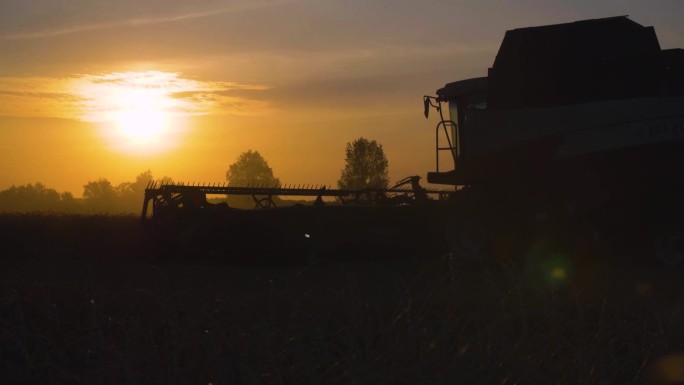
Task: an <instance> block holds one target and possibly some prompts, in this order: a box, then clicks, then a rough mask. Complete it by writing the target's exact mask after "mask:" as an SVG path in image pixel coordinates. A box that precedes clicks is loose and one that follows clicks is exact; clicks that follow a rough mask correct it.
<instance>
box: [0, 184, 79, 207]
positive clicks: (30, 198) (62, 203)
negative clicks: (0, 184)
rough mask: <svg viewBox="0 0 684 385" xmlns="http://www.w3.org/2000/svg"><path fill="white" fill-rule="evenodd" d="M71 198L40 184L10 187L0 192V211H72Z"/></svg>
mask: <svg viewBox="0 0 684 385" xmlns="http://www.w3.org/2000/svg"><path fill="white" fill-rule="evenodd" d="M73 204H74V199H73V196H71V194H70V193H61V194H60V193H59V192H57V191H56V190H54V189H51V188H47V187H45V185H44V184H42V183H36V184H34V185H32V184H30V183H29V184H27V185H22V186H12V187H10V188H8V189H7V190H3V191H0V211H24V212H27V211H57V212H65V211H69V210H71V209H72V207H71V206H72V205H73Z"/></svg>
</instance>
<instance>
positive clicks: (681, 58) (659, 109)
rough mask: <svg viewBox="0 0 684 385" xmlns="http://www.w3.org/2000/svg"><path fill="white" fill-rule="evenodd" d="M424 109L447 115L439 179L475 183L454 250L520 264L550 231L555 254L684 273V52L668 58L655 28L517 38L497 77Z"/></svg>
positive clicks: (505, 49) (463, 203)
mask: <svg viewBox="0 0 684 385" xmlns="http://www.w3.org/2000/svg"><path fill="white" fill-rule="evenodd" d="M424 107H425V116H426V118H427V117H428V114H429V111H430V110H431V109H436V110H437V111H438V112H439V118H440V122H439V123H438V124H437V127H436V153H437V160H436V162H437V165H436V170H435V171H434V172H430V173H428V182H430V183H436V184H443V185H452V186H464V187H465V188H463V189H462V190H459V191H458V192H457V193H456V194H455V195H454V199H453V207H452V208H451V209H452V210H453V212H452V213H451V214H450V217H451V218H453V219H452V221H451V223H450V227H449V228H450V234H451V235H450V237H451V243H452V247H453V248H454V251H455V252H464V253H465V252H472V253H475V254H480V255H492V256H506V255H508V256H512V255H513V254H517V255H521V254H525V250H528V249H529V248H530V247H531V245H533V244H534V243H535V242H536V241H537V240H538V239H540V238H539V237H540V235H539V234H542V233H543V234H545V235H544V236H543V237H545V238H546V239H552V241H548V242H547V246H545V247H549V248H554V247H555V248H558V249H563V250H565V251H567V252H576V253H577V252H581V251H580V250H579V249H580V248H581V245H584V246H587V245H589V244H593V245H596V244H597V243H601V244H603V245H609V247H607V248H604V250H605V251H606V254H610V255H613V256H616V257H619V258H623V257H627V256H634V257H644V256H646V257H648V258H651V259H652V260H653V261H658V260H659V261H660V262H661V263H664V264H666V265H669V266H673V265H681V264H682V261H683V258H684V219H683V218H684V50H683V49H665V50H663V49H661V47H660V45H659V42H658V38H657V37H656V34H655V31H654V29H653V27H644V26H641V25H639V24H637V23H635V22H634V21H631V20H630V19H628V18H627V17H613V18H606V19H596V20H584V21H578V22H574V23H567V24H558V25H549V26H542V27H530V28H521V29H515V30H511V31H508V32H506V35H505V37H504V39H503V42H502V44H501V47H500V48H499V52H498V54H497V56H496V59H495V61H494V64H493V66H492V67H491V68H490V69H489V72H488V76H487V77H481V78H474V79H467V80H461V81H457V82H453V83H448V84H446V85H445V86H444V87H443V88H441V89H439V90H437V96H425V97H424ZM440 158H441V159H440ZM447 158H448V159H447ZM440 160H441V161H442V165H443V164H444V161H445V160H447V161H448V163H449V167H448V168H447V169H446V170H445V169H444V166H442V165H440ZM452 162H453V163H452Z"/></svg>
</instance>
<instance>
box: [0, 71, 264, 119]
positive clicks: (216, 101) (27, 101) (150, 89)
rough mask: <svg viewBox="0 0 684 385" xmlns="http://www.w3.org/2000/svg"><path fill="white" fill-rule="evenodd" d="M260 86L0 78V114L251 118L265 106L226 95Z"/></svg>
mask: <svg viewBox="0 0 684 385" xmlns="http://www.w3.org/2000/svg"><path fill="white" fill-rule="evenodd" d="M267 89H268V87H266V86H263V85H251V84H239V83H235V82H222V81H201V80H194V79H187V78H183V77H182V76H181V75H180V74H179V73H174V72H161V71H144V72H113V73H107V74H96V75H79V76H73V77H66V78H48V77H0V115H5V116H24V117H58V118H67V119H77V120H83V121H90V122H98V121H107V120H109V119H110V118H111V116H112V114H116V113H117V112H118V111H122V110H125V109H129V108H138V107H140V106H136V105H134V104H135V103H140V102H143V103H145V104H147V105H148V106H149V107H150V108H154V109H157V110H160V111H163V112H164V113H167V114H169V115H176V116H182V115H209V114H234V115H255V114H267V113H268V112H269V111H271V108H270V103H269V102H268V101H265V100H254V99H248V98H245V97H240V96H235V95H231V92H232V91H239V90H250V91H255V92H258V91H263V90H267Z"/></svg>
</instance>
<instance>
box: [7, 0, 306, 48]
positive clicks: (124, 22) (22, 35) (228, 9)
mask: <svg viewBox="0 0 684 385" xmlns="http://www.w3.org/2000/svg"><path fill="white" fill-rule="evenodd" d="M298 1H301V0H265V1H250V2H240V3H239V4H235V3H232V4H230V5H227V6H221V7H215V8H210V9H203V10H197V11H185V12H176V13H167V14H163V15H154V16H153V15H150V16H142V17H135V18H127V19H121V20H113V21H105V22H99V23H92V24H74V25H68V26H63V27H57V28H50V29H38V30H32V31H22V32H16V33H9V34H5V35H2V36H0V40H28V39H42V38H48V37H55V36H61V35H69V34H75V33H81V32H88V31H95V30H103V29H111V28H120V27H138V26H145V25H154V24H163V23H172V22H176V21H182V20H190V19H200V18H205V17H210V16H216V15H221V14H226V13H235V12H242V11H248V10H255V9H262V8H269V7H275V6H279V5H283V4H288V3H293V2H298Z"/></svg>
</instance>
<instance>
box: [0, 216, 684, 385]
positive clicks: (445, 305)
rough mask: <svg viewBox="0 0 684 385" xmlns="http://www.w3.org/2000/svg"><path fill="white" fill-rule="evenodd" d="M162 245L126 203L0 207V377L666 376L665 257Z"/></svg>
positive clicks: (600, 379) (674, 339)
mask: <svg viewBox="0 0 684 385" xmlns="http://www.w3.org/2000/svg"><path fill="white" fill-rule="evenodd" d="M166 250H167V248H164V247H160V245H159V244H158V242H155V241H154V240H153V239H151V237H150V235H149V234H148V233H146V231H145V229H144V228H143V227H142V226H141V224H140V222H139V220H138V218H137V217H135V216H77V215H73V216H72V215H50V214H3V215H0V258H1V263H2V268H1V269H0V357H2V361H1V362H0V383H2V384H165V385H168V384H501V385H506V384H630V383H644V384H675V383H684V285H682V277H683V271H682V268H681V267H679V268H676V269H665V268H661V267H659V266H657V265H656V264H649V263H620V261H619V260H616V259H614V258H613V259H606V260H601V259H600V258H598V257H597V258H598V259H596V260H593V261H590V263H584V262H583V264H582V265H581V266H580V265H577V266H574V267H573V269H572V271H574V275H573V276H572V277H570V276H568V277H566V276H565V274H566V273H567V272H568V271H569V270H567V269H566V270H553V269H552V270H551V273H552V278H555V279H556V280H557V281H558V282H560V281H563V282H562V284H560V283H558V282H556V283H555V284H549V285H546V286H544V285H539V284H533V283H531V282H530V281H529V277H528V275H526V271H528V270H529V266H519V265H515V264H511V263H506V262H500V261H496V260H490V259H484V260H483V259H478V258H472V257H464V256H460V255H457V253H434V252H427V251H426V252H425V253H424V254H421V253H417V254H418V255H413V256H404V257H402V258H401V259H393V258H391V256H387V255H378V258H377V259H375V258H373V257H372V255H371V256H370V257H365V258H364V259H359V258H349V259H346V258H338V259H321V260H316V261H308V263H307V262H306V260H301V259H300V260H298V261H297V262H296V263H295V262H293V263H274V264H271V263H268V262H264V261H261V262H259V263H256V262H255V263H252V262H250V256H249V255H248V252H245V251H241V252H242V253H245V255H244V256H242V258H238V259H242V260H243V261H244V263H235V262H231V263H224V262H222V259H221V256H220V255H219V256H218V258H216V256H215V257H214V258H212V259H211V260H206V259H205V258H201V257H200V256H194V255H192V254H189V255H187V256H186V258H184V259H183V260H182V261H178V260H170V261H162V260H160V258H159V253H162V252H165V251H166ZM426 250H427V249H426ZM223 252H226V251H225V250H224V251H223ZM375 252H377V253H380V254H381V253H382V251H375ZM188 253H191V251H188ZM350 253H352V251H350ZM283 258H285V256H283ZM231 261H235V258H233V259H231ZM565 278H567V279H565Z"/></svg>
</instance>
